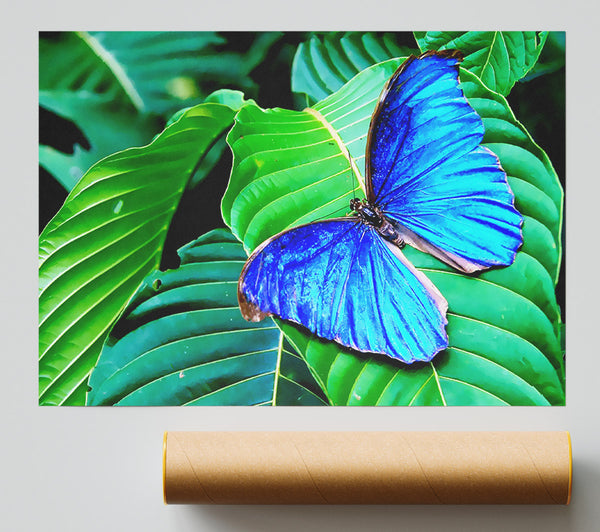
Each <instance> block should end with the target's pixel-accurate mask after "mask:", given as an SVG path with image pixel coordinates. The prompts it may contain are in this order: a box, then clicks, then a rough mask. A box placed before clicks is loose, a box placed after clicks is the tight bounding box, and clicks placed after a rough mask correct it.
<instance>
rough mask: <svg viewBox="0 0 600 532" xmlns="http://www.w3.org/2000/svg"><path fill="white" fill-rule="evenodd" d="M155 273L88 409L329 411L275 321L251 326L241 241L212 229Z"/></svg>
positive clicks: (133, 306) (120, 333) (106, 360)
mask: <svg viewBox="0 0 600 532" xmlns="http://www.w3.org/2000/svg"><path fill="white" fill-rule="evenodd" d="M179 255H180V257H181V265H180V266H179V268H177V269H175V270H169V271H166V272H162V271H156V270H155V271H153V272H152V273H150V274H149V275H148V276H147V277H146V278H145V279H144V281H143V282H142V284H141V286H140V288H139V289H138V291H137V292H136V294H135V295H134V296H133V298H132V299H131V301H130V302H129V304H128V305H127V308H126V309H125V311H124V313H123V315H122V316H121V317H120V319H119V321H118V322H117V323H116V325H115V327H114V328H113V330H112V332H111V334H110V335H109V337H108V339H107V341H106V343H105V345H104V348H103V350H102V354H101V355H100V359H99V361H98V364H97V366H96V367H95V368H94V370H93V371H92V374H91V376H90V381H89V385H90V388H91V389H90V392H89V393H88V397H87V404H89V405H108V404H110V405H115V404H116V405H274V404H277V405H323V404H326V400H325V399H324V397H323V393H322V392H321V390H320V388H319V387H318V385H317V384H316V383H315V381H314V379H313V378H312V376H311V374H310V372H309V371H308V368H307V367H306V364H305V363H304V361H303V360H302V358H301V357H300V356H299V355H298V354H297V353H296V352H295V351H294V350H293V349H292V348H291V347H290V346H289V344H288V343H287V342H285V341H284V337H283V334H282V333H281V331H280V330H279V329H278V328H277V327H276V326H275V324H274V323H273V321H272V320H270V319H269V320H265V321H263V322H261V323H249V322H247V321H245V320H244V319H243V318H242V316H241V314H240V310H239V307H238V304H237V282H238V278H239V275H240V272H241V270H242V267H243V265H244V263H245V261H246V258H247V257H246V254H245V253H244V250H243V248H242V245H241V244H240V243H239V241H238V240H237V239H236V238H235V237H234V236H233V235H232V234H231V233H230V232H229V231H226V230H225V229H216V230H214V231H211V232H209V233H207V234H205V235H203V236H202V237H200V238H198V239H197V240H195V241H194V242H191V243H190V244H188V245H186V246H185V247H183V248H182V249H180V250H179Z"/></svg>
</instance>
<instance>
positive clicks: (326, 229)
mask: <svg viewBox="0 0 600 532" xmlns="http://www.w3.org/2000/svg"><path fill="white" fill-rule="evenodd" d="M394 247H395V246H388V245H387V243H386V242H385V241H384V240H383V239H382V238H381V237H380V236H379V235H378V234H377V232H376V231H375V230H374V229H373V228H372V227H370V226H367V225H365V224H363V223H361V222H360V221H359V220H358V219H356V218H337V219H333V220H327V221H322V222H316V223H311V224H307V225H302V226H299V227H296V228H293V229H291V230H289V231H285V232H283V233H280V234H279V235H276V236H275V237H273V238H271V239H270V240H267V241H266V242H265V243H263V244H262V245H261V246H260V247H259V248H257V250H256V251H255V252H254V253H253V254H252V255H251V256H250V258H249V259H248V261H247V263H246V265H245V266H244V269H243V270H242V274H241V276H240V281H239V285H238V299H239V302H240V308H241V310H242V314H243V316H244V317H245V318H246V319H247V320H251V321H259V320H261V319H262V318H264V317H265V316H267V315H274V316H279V317H281V318H283V319H285V320H290V321H293V322H295V323H299V324H300V325H303V326H304V327H306V328H307V329H309V330H310V331H312V332H313V333H315V334H316V335H317V336H319V337H321V338H325V339H328V340H334V341H336V342H338V343H340V344H342V345H345V346H347V347H351V348H352V349H356V350H358V351H364V352H373V353H382V354H386V355H388V356H391V357H393V358H395V359H398V360H400V361H402V362H405V363H411V362H414V361H416V360H420V361H428V360H431V358H432V357H433V356H434V355H435V354H436V353H437V352H438V351H440V350H442V349H444V348H445V347H447V345H448V338H447V335H446V332H445V325H446V323H447V321H446V317H445V313H446V309H447V303H446V301H445V299H444V298H443V297H442V295H441V294H440V293H439V292H438V291H437V289H436V288H435V287H434V286H433V284H432V283H431V282H430V281H429V280H428V279H427V278H426V277H425V276H424V275H423V274H422V273H421V272H418V271H417V270H416V269H415V268H414V267H413V266H412V265H410V263H409V262H408V261H407V260H406V259H405V258H404V256H403V255H402V254H401V252H400V251H399V250H397V248H396V250H394V249H393V248H394Z"/></svg>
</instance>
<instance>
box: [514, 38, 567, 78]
mask: <svg viewBox="0 0 600 532" xmlns="http://www.w3.org/2000/svg"><path fill="white" fill-rule="evenodd" d="M565 48H566V35H565V32H564V31H549V32H548V38H547V39H546V44H545V45H544V48H543V50H542V53H541V54H540V56H539V58H538V61H537V63H536V64H535V65H534V67H533V68H532V69H531V70H530V71H529V73H528V74H527V75H526V76H525V77H524V78H523V79H521V81H530V80H532V79H534V78H537V77H539V76H544V75H546V74H552V73H553V72H556V71H557V70H560V69H561V68H563V67H564V66H565Z"/></svg>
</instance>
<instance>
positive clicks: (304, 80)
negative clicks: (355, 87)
mask: <svg viewBox="0 0 600 532" xmlns="http://www.w3.org/2000/svg"><path fill="white" fill-rule="evenodd" d="M411 53H418V50H416V49H415V50H411V49H409V48H407V47H406V46H402V45H399V44H398V39H397V34H395V33H383V34H381V33H372V32H369V33H358V32H348V33H327V34H325V35H321V36H318V35H313V36H312V37H311V38H310V39H309V40H308V41H306V42H303V43H301V44H300V45H299V46H298V49H297V50H296V55H295V56H294V62H293V64H292V90H293V91H294V92H296V93H298V94H304V95H306V100H307V102H306V105H309V104H313V103H315V102H317V101H319V100H322V99H323V98H325V97H326V96H329V95H330V94H331V93H332V92H334V91H336V90H338V89H339V88H340V87H341V86H342V85H344V83H346V82H347V81H348V80H349V79H350V78H352V77H354V76H355V75H356V74H358V73H359V72H360V71H361V70H363V69H365V68H367V67H369V66H371V65H373V64H375V63H379V62H381V61H385V60H386V59H390V58H392V57H399V56H406V55H410V54H411Z"/></svg>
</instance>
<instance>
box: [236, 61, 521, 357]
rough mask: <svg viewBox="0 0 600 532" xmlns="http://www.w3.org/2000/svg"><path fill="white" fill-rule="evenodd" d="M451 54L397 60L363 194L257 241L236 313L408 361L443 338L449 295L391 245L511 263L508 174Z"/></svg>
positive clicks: (448, 257)
mask: <svg viewBox="0 0 600 532" xmlns="http://www.w3.org/2000/svg"><path fill="white" fill-rule="evenodd" d="M461 59H462V56H461V55H460V53H459V52H457V51H456V50H452V51H440V52H426V53H424V54H422V55H420V56H419V57H415V56H411V57H410V58H408V59H407V60H406V61H405V62H404V63H403V64H402V65H401V66H400V67H399V68H398V70H397V71H396V72H395V73H394V75H393V76H392V77H391V78H390V80H389V81H388V82H387V84H386V85H385V87H384V89H383V91H382V94H381V96H380V98H379V102H378V104H377V106H376V108H375V111H374V113H373V116H372V118H371V124H370V127H369V133H368V138H367V149H366V168H365V170H366V172H365V173H366V176H365V183H366V199H363V200H358V199H356V198H355V199H353V200H352V201H351V202H350V208H351V211H352V212H351V215H350V216H347V217H344V218H334V219H330V220H325V221H319V222H313V223H309V224H306V225H302V226H299V227H295V228H293V229H290V230H287V231H284V232H282V233H279V234H278V235H275V236H274V237H272V238H270V239H268V240H267V241H265V242H264V243H263V244H261V245H260V246H259V247H258V248H257V249H256V250H255V251H254V253H252V255H251V256H250V257H249V259H248V261H247V262H246V264H245V266H244V268H243V270H242V273H241V276H240V280H239V284H238V300H239V303H240V308H241V311H242V315H243V316H244V318H246V319H247V320H249V321H259V320H262V319H263V318H264V317H266V316H269V315H274V316H279V317H281V318H283V319H285V320H289V321H292V322H295V323H297V324H300V325H302V326H304V327H306V328H307V329H308V330H309V331H311V332H313V333H314V334H316V335H317V336H319V337H321V338H325V339H328V340H333V341H335V342H338V343H339V344H341V345H343V346H347V347H350V348H352V349H354V350H357V351H362V352H368V353H381V354H384V355H387V356H390V357H392V358H394V359H397V360H400V361H402V362H404V363H407V364H408V363H412V362H415V361H424V362H426V361H429V360H431V359H432V358H433V357H434V355H435V354H436V353H438V352H439V351H441V350H443V349H445V348H446V347H447V346H448V336H447V334H446V330H445V326H446V324H447V320H446V311H447V309H448V304H447V302H446V300H445V299H444V297H443V296H442V294H441V293H440V292H439V291H438V290H437V288H436V287H435V286H434V285H433V283H432V282H431V281H429V279H428V278H427V277H426V276H425V275H424V274H423V273H422V272H420V271H418V270H417V269H416V268H415V267H414V266H413V265H412V264H411V263H410V262H409V261H408V260H407V259H406V257H405V256H404V255H403V254H402V252H401V251H400V250H401V248H402V247H404V245H405V244H409V245H411V246H413V247H415V248H417V249H419V250H421V251H424V252H427V253H430V254H431V255H433V256H434V257H437V258H438V259H440V260H442V261H443V262H445V263H447V264H449V265H451V266H452V267H454V268H456V269H457V270H460V271H462V272H465V273H473V272H475V271H479V270H483V269H486V268H490V267H493V266H502V265H510V264H512V262H513V261H514V258H515V255H516V252H517V249H518V248H519V247H520V246H521V244H522V235H521V225H522V218H521V215H520V214H519V213H518V212H517V210H516V209H515V207H514V196H513V194H512V192H511V190H510V187H509V185H508V182H507V178H506V174H505V173H504V171H503V170H502V168H501V166H500V162H499V160H498V158H497V157H496V156H495V155H494V154H493V153H492V152H491V151H489V150H488V149H487V148H484V147H482V146H480V143H481V141H482V139H483V131H484V129H483V123H482V121H481V118H480V117H479V116H478V115H477V113H476V112H475V111H474V110H473V109H472V108H471V106H470V105H469V103H468V102H467V100H466V98H465V97H464V95H463V93H462V90H461V89H460V87H459V82H458V71H459V62H460V60H461Z"/></svg>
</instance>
